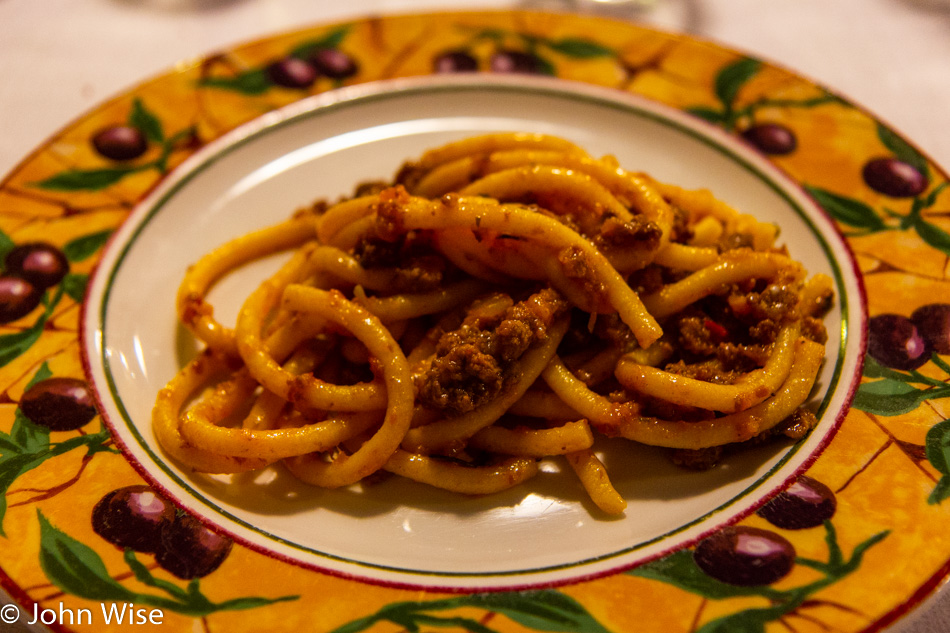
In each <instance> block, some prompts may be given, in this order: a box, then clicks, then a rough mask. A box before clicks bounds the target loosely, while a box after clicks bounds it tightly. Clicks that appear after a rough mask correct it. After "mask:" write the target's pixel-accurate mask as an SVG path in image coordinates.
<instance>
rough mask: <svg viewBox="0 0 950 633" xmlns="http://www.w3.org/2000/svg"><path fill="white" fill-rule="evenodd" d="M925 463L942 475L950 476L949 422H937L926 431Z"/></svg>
mask: <svg viewBox="0 0 950 633" xmlns="http://www.w3.org/2000/svg"><path fill="white" fill-rule="evenodd" d="M924 446H925V447H926V451H927V461H929V462H930V463H931V464H932V465H933V467H934V468H936V469H937V471H939V472H940V473H943V474H944V475H950V420H944V421H943V422H937V423H936V424H934V425H933V426H932V427H930V430H929V431H927V437H926V440H925V442H924Z"/></svg>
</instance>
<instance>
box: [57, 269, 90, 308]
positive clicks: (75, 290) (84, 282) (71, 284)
mask: <svg viewBox="0 0 950 633" xmlns="http://www.w3.org/2000/svg"><path fill="white" fill-rule="evenodd" d="M60 284H61V285H62V287H63V291H64V292H65V293H66V294H67V295H69V297H70V298H71V299H72V300H73V301H75V302H76V303H82V300H83V297H85V296H86V286H88V285H89V275H86V274H75V273H69V274H68V275H66V276H65V277H63V280H62V281H61V282H60Z"/></svg>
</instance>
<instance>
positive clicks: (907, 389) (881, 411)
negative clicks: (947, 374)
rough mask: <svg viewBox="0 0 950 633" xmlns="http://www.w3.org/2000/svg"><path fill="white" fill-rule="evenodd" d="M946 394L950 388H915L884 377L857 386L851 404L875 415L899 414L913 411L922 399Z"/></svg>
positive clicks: (948, 393)
mask: <svg viewBox="0 0 950 633" xmlns="http://www.w3.org/2000/svg"><path fill="white" fill-rule="evenodd" d="M944 391H946V392H947V393H944ZM946 395H950V389H947V390H943V389H917V388H915V387H913V386H911V385H909V384H907V383H906V382H900V381H897V380H890V379H886V378H885V379H884V380H878V381H876V382H866V383H863V384H862V385H861V386H860V387H858V392H857V393H856V394H855V396H854V403H853V406H854V407H855V408H857V409H860V410H861V411H867V412H868V413H873V414H875V415H886V416H892V415H901V414H903V413H907V412H909V411H913V410H914V409H916V408H917V407H919V406H920V403H921V402H923V401H924V400H929V399H933V398H940V397H944V396H946Z"/></svg>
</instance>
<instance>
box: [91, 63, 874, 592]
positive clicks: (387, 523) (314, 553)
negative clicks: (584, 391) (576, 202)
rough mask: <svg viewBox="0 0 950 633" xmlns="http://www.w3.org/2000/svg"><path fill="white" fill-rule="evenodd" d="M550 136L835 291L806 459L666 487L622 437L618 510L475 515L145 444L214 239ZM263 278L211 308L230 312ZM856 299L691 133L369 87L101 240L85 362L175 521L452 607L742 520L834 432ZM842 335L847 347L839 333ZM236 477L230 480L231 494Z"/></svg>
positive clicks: (790, 453)
mask: <svg viewBox="0 0 950 633" xmlns="http://www.w3.org/2000/svg"><path fill="white" fill-rule="evenodd" d="M504 130H508V131H528V132H546V133H552V134H557V135H560V136H562V137H565V138H567V139H569V140H571V141H574V142H575V143H577V144H579V145H581V146H582V147H584V148H586V149H587V150H588V151H590V152H591V153H592V154H594V155H601V154H613V155H614V156H616V157H617V158H618V159H619V161H620V164H621V165H623V166H625V167H626V168H628V169H631V170H643V171H647V172H649V173H650V174H652V175H654V176H655V177H657V178H659V179H661V180H665V181H669V182H673V183H676V184H679V185H681V186H684V187H688V188H701V187H705V188H709V189H711V190H712V191H713V192H714V193H715V194H716V195H717V196H718V197H720V198H721V199H723V200H725V201H726V202H727V203H729V204H731V205H733V206H734V207H736V208H738V209H739V210H741V211H743V212H748V213H752V214H754V215H756V216H757V217H759V218H761V219H763V220H766V221H774V222H776V223H777V224H778V225H779V226H780V227H781V231H782V232H781V238H780V241H783V242H784V243H786V244H788V246H789V249H790V251H791V255H792V256H793V257H794V258H796V259H798V260H800V261H803V262H804V263H805V265H806V266H807V268H808V270H809V271H810V272H811V273H818V272H823V273H826V274H828V275H829V276H831V277H832V279H834V281H835V291H836V294H837V297H838V302H837V304H836V307H835V309H834V311H833V312H832V313H831V314H830V315H829V317H828V318H827V321H826V324H827V326H828V330H829V332H830V333H831V337H830V340H829V342H828V354H827V360H826V363H825V365H824V368H823V371H822V373H821V375H820V377H819V381H818V386H817V387H816V391H815V393H814V394H813V404H814V406H815V408H816V410H817V411H818V412H819V414H820V424H819V426H818V427H817V429H815V431H814V432H813V433H812V434H811V435H810V436H808V437H807V438H806V439H805V440H803V441H802V442H800V443H798V444H795V445H772V446H768V447H763V448H760V449H757V450H751V451H746V452H742V453H740V454H738V455H735V456H734V457H732V458H730V459H729V460H728V461H727V462H726V463H725V464H723V465H722V466H720V467H718V468H716V469H715V470H713V471H710V472H703V473H696V472H687V471H683V470H679V469H677V468H676V467H674V466H672V465H670V464H669V463H668V460H667V458H666V457H665V455H664V454H663V453H662V452H660V451H656V450H653V449H650V448H647V447H642V446H638V445H634V444H633V443H629V442H626V441H623V440H613V441H611V442H609V443H605V444H604V446H603V447H602V449H603V451H604V459H605V461H606V463H607V466H608V469H609V471H610V473H611V477H612V480H613V481H614V483H615V485H616V487H617V488H618V490H619V491H620V492H621V494H622V495H623V496H624V497H625V498H626V500H627V502H628V504H629V506H628V509H627V512H626V514H625V515H624V516H623V517H621V518H618V519H608V518H605V517H604V516H603V515H600V514H598V513H597V511H596V508H593V507H592V506H591V504H590V503H589V502H588V501H586V500H585V498H584V497H585V495H584V493H583V491H582V489H581V488H580V485H579V484H578V483H577V482H576V481H575V480H574V478H573V476H572V475H570V474H569V473H563V472H559V471H560V467H559V465H558V463H557V462H550V463H546V464H545V465H544V472H543V474H542V475H541V476H539V477H536V478H535V479H534V480H532V481H531V482H529V483H528V484H526V485H523V486H521V487H519V488H517V489H514V490H511V491H508V492H506V493H503V494H499V495H494V496H490V497H485V498H468V497H461V496H458V495H454V494H450V493H445V492H442V491H438V490H434V489H430V488H427V487H425V486H422V485H419V484H415V483H412V482H407V481H402V480H398V479H395V478H394V479H389V480H387V481H385V482H383V483H381V484H379V485H375V486H371V487H366V488H361V487H358V486H357V487H353V488H352V489H344V490H334V491H327V490H317V489H313V488H310V487H308V486H305V485H302V484H300V483H298V482H297V481H296V480H294V479H293V478H292V477H290V476H289V475H286V474H285V473H283V472H281V471H280V470H277V469H273V470H268V471H265V472H263V473H261V474H260V475H258V476H256V477H253V478H231V477H207V476H196V475H194V474H192V473H190V472H188V471H187V470H185V469H182V468H181V467H179V465H177V464H175V463H173V462H171V461H169V460H168V459H167V457H166V456H165V455H164V454H163V452H162V451H161V449H160V448H159V446H158V445H157V443H156V441H155V438H154V437H153V435H152V431H151V420H150V418H151V408H152V404H153V402H154V400H155V395H156V393H157V392H158V390H159V389H160V388H161V387H162V386H164V384H165V383H166V382H167V381H168V380H169V379H170V378H171V377H172V376H173V375H174V373H175V372H176V371H177V370H178V369H179V367H180V366H181V365H182V364H183V363H184V362H185V361H186V360H187V358H188V357H189V355H190V354H192V353H193V352H194V349H195V345H194V343H193V341H191V339H190V337H189V336H188V335H187V334H186V333H184V330H183V329H181V328H180V327H179V326H178V325H177V322H176V319H175V313H174V295H175V291H176V289H177V285H178V283H179V281H180V279H181V277H182V275H183V274H184V271H185V268H186V267H187V266H188V265H189V264H191V263H193V262H194V261H195V260H196V259H197V258H198V257H199V256H200V255H201V254H203V253H205V252H207V251H209V250H210V249H211V248H213V247H214V246H216V245H219V244H221V243H222V242H224V241H226V240H228V239H229V238H232V237H235V236H237V235H240V234H243V233H246V232H248V231H250V230H252V229H255V228H259V227H263V226H266V225H270V224H273V223H276V222H277V221H279V220H281V219H282V218H284V217H286V216H288V215H289V214H290V213H291V212H293V211H294V210H295V209H296V208H298V207H300V206H302V205H305V204H307V203H309V202H311V201H312V200H314V199H317V198H321V197H327V198H330V199H336V198H337V197H339V196H341V195H345V194H348V193H350V192H351V191H352V189H353V187H354V185H355V184H356V183H359V182H362V181H366V180H376V179H387V178H390V177H391V176H392V175H393V174H394V173H395V171H396V170H397V169H398V167H399V166H400V164H401V163H402V162H403V161H404V160H406V159H409V158H413V157H416V156H418V155H419V154H420V153H421V152H422V151H424V150H425V149H427V148H430V147H433V146H436V145H439V144H441V143H444V142H446V141H449V140H452V139H456V138H461V137H465V136H469V135H472V134H479V133H485V132H492V131H504ZM273 265H274V262H264V263H262V264H260V265H258V266H256V267H255V268H254V269H253V270H251V271H248V272H247V273H246V274H243V273H242V274H241V275H239V276H235V277H233V278H229V279H228V280H226V282H224V283H222V284H221V285H220V287H219V288H217V289H216V290H215V292H214V294H213V295H212V299H213V302H214V303H215V305H216V316H219V317H224V319H225V321H226V320H227V318H228V315H233V314H234V313H235V311H236V309H237V306H238V305H239V303H240V301H241V300H242V299H243V298H244V297H245V296H246V295H247V294H248V293H249V292H250V290H251V289H252V288H253V287H255V286H256V285H257V283H258V282H259V281H260V279H261V278H262V277H263V276H264V275H265V274H266V271H267V270H269V269H270V268H272V267H273ZM862 305H863V301H862V295H861V288H860V282H859V281H858V280H857V278H856V276H855V273H854V266H853V262H852V261H851V258H850V255H849V253H848V249H847V248H846V247H845V245H844V243H843V242H842V240H841V239H840V237H839V235H838V233H837V232H836V230H835V229H834V227H833V225H832V224H831V222H830V221H829V220H828V219H827V218H826V217H825V215H824V214H823V213H822V212H821V211H820V210H819V209H818V207H817V206H816V205H815V204H814V203H813V202H812V201H811V199H810V198H809V197H808V196H807V195H805V194H804V192H803V191H802V190H801V189H800V188H799V187H798V186H797V185H795V184H794V183H792V182H791V181H790V180H789V179H787V178H785V177H784V176H783V174H782V173H780V172H779V171H778V170H777V169H776V168H775V167H774V166H773V165H771V164H770V163H768V162H766V161H764V160H763V159H761V158H760V157H758V156H757V155H756V154H754V153H753V152H751V151H749V150H748V149H746V148H744V147H743V146H741V145H739V144H738V143H737V142H736V141H735V140H734V139H733V138H731V137H729V136H727V135H726V134H724V133H721V132H720V131H718V130H717V129H716V128H714V127H712V126H709V125H707V124H705V123H703V122H701V121H698V120H697V119H694V118H692V117H689V116H688V115H685V114H683V113H681V112H678V111H674V110H672V109H667V108H665V107H663V106H660V105H658V104H656V103H653V102H649V101H646V100H641V99H638V98H637V97H635V96H633V95H629V94H621V93H618V92H615V91H606V90H601V89H599V88H595V87H591V86H586V85H579V84H578V85H573V84H570V83H567V82H564V81H553V80H552V81H548V80H545V79H534V78H527V77H518V78H516V79H515V80H504V79H501V78H484V77H478V78H473V79H468V78H462V79H458V78H451V79H443V78H421V79H413V80H399V81H395V82H385V83H376V84H365V85H361V86H357V87H353V88H347V89H343V90H338V91H334V92H332V93H328V94H325V95H320V96H316V97H313V98H310V99H305V100H303V101H301V102H298V103H295V104H294V105H292V106H290V107H287V108H285V109H283V110H280V111H277V112H274V113H271V114H268V115H266V116H264V117H262V118H260V119H258V120H255V121H254V122H252V123H250V124H248V125H246V126H244V127H242V128H239V129H237V130H236V131H234V132H233V133H231V134H229V135H227V136H225V137H223V138H221V139H219V140H218V141H217V142H215V143H213V144H212V145H210V146H208V147H206V148H205V149H203V150H202V151H200V152H199V153H198V154H196V155H195V156H193V157H192V158H191V159H190V160H189V161H188V162H187V163H185V164H184V165H182V166H181V167H180V168H179V169H178V170H177V171H176V172H175V173H174V174H173V175H172V176H171V177H170V178H168V179H166V180H165V181H164V182H163V183H162V185H161V187H160V189H159V190H157V191H155V192H154V193H153V195H151V196H150V197H149V198H148V199H147V200H145V201H144V202H143V203H142V204H141V205H140V207H139V208H137V209H136V211H135V212H134V214H133V215H132V217H131V218H130V219H129V221H128V222H127V223H125V224H124V225H123V226H122V228H121V229H120V231H119V232H118V233H117V234H116V235H115V236H114V238H113V241H112V243H111V244H110V246H109V247H108V249H107V251H106V253H105V255H104V256H103V258H102V261H101V263H100V266H99V268H98V272H97V273H96V275H95V278H94V279H93V281H92V283H91V285H90V290H89V295H88V300H87V302H86V306H85V314H84V332H83V334H84V341H85V346H86V349H85V353H86V356H87V358H88V362H89V368H90V372H91V376H92V378H93V381H94V384H95V386H96V388H97V391H98V393H99V395H100V398H101V400H102V413H103V415H104V417H105V418H106V419H107V420H108V423H109V425H110V426H111V427H112V429H113V432H114V434H115V436H116V437H117V438H118V440H119V441H120V442H121V444H122V445H123V446H124V449H125V451H126V453H127V454H128V456H129V457H130V459H131V460H132V461H133V463H134V464H137V466H138V467H139V468H140V470H141V471H142V472H143V473H144V475H145V476H146V478H147V479H149V480H151V482H152V483H153V484H155V485H157V486H160V487H161V488H163V489H164V490H165V491H167V493H168V494H169V496H171V497H172V498H174V499H175V500H176V501H177V502H178V503H180V504H181V505H182V506H184V507H186V508H188V509H189V510H191V511H193V512H195V513H197V514H198V515H200V516H201V517H203V518H204V519H205V520H207V521H208V522H210V523H213V524H214V525H217V526H219V527H220V528H221V529H223V530H225V531H227V532H228V533H229V534H230V535H231V536H232V537H234V538H236V539H239V540H241V541H242V542H244V543H246V544H248V545H250V546H252V547H255V548H257V549H259V550H261V551H264V552H266V553H268V554H270V555H273V556H277V557H281V558H284V559H286V560H289V561H292V562H295V563H298V564H301V565H305V566H312V567H315V568H318V569H321V570H326V571H329V572H331V573H337V574H343V575H349V576H355V577H358V578H361V579H364V580H368V581H371V582H381V583H387V584H396V585H406V586H422V587H436V588H448V589H459V588H466V589H485V588H490V589H498V588H512V587H525V586H539V585H550V584H558V583H562V582H568V581H572V580H577V579H580V578H585V577H592V576H597V575H602V574H606V573H609V572H613V571H616V570H618V569H622V568H625V567H630V566H633V565H635V564H637V563H639V562H642V561H644V560H646V559H649V558H653V557H655V556H658V555H659V554H661V553H663V552H666V551H668V550H670V549H672V548H675V547H678V546H680V545H683V544H684V543H688V542H691V541H694V540H695V539H697V538H699V537H700V536H701V535H703V534H706V533H708V532H709V531H711V530H713V529H715V528H716V527H718V526H721V525H723V524H724V523H727V522H730V521H733V520H735V519H737V518H738V517H741V516H743V515H745V514H748V513H749V512H751V511H752V510H754V509H755V508H756V507H757V505H759V504H761V503H762V501H763V500H764V499H765V498H766V497H767V496H768V495H769V494H770V493H773V492H775V491H776V489H778V488H779V487H780V486H782V485H783V484H785V483H786V482H788V481H789V480H790V479H791V478H792V477H793V476H794V475H795V474H796V473H798V472H800V471H802V470H803V469H804V468H805V466H807V465H808V463H809V462H810V460H812V459H813V458H814V456H815V455H816V454H817V453H819V452H820V451H821V449H822V447H823V446H824V445H825V444H826V443H827V441H828V439H829V438H830V436H831V435H832V434H833V433H834V431H835V429H836V427H837V424H838V422H839V421H840V418H841V416H842V415H843V411H844V410H845V409H846V405H847V403H848V401H849V398H850V394H851V392H852V390H853V388H854V386H855V384H856V381H857V380H858V377H859V360H860V358H861V356H862V353H863V350H862V341H861V337H860V336H856V335H850V336H849V330H851V331H853V332H861V331H863V323H864V314H863V312H862V310H863V308H862ZM838 333H840V336H838V335H837V334H838ZM232 479H233V480H232Z"/></svg>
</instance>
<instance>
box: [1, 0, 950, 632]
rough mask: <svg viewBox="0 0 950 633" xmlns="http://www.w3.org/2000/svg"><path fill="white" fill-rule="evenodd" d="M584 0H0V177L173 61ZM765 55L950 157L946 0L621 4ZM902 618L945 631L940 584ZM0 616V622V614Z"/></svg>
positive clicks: (929, 150)
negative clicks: (356, 29)
mask: <svg viewBox="0 0 950 633" xmlns="http://www.w3.org/2000/svg"><path fill="white" fill-rule="evenodd" d="M581 4H583V0H530V1H528V0H524V1H520V2H519V1H509V2H499V1H487V0H469V1H467V2H459V1H452V0H435V1H433V0H0V175H2V174H5V173H7V172H8V171H10V170H11V169H12V168H13V167H14V166H15V165H16V164H17V163H18V162H19V161H20V159H22V158H23V157H24V156H25V155H27V154H28V153H29V152H30V151H31V150H33V149H34V148H36V147H37V146H38V145H40V144H41V143H43V142H44V140H45V139H47V138H48V137H49V136H50V135H52V134H53V133H54V132H56V131H57V130H58V129H60V128H61V127H63V126H64V125H65V124H67V123H68V122H70V121H71V120H72V119H73V118H75V117H76V116H77V115H79V114H81V113H83V112H85V111H86V110H88V109H90V108H92V107H93V106H95V105H96V104H97V103H99V102H100V101H102V100H104V99H106V98H108V97H110V96H112V95H114V94H116V93H118V92H121V91H123V90H125V89H126V88H128V87H130V86H131V85H133V84H134V83H136V82H138V81H140V80H142V79H144V78H147V77H150V76H153V75H155V74H158V73H161V72H163V71H165V70H167V69H168V68H170V67H172V66H173V65H174V64H175V63H176V62H177V61H179V60H182V59H189V58H193V57H197V56H200V55H202V54H205V53H207V52H210V51H212V50H214V49H218V48H225V47H229V46H231V45H234V44H237V43H240V42H242V41H244V40H247V39H251V38H257V37H260V36H263V35H268V34H271V33H274V32H277V31H281V30H285V29H291V28H295V27H299V26H301V25H305V24H308V23H317V22H325V21H331V20H340V19H346V18H351V17H355V16H359V15H363V14H367V13H394V12H407V11H415V10H421V9H426V10H438V9H446V8H448V9H461V8H495V7H529V8H538V7H540V8H560V9H571V8H572V7H573V8H575V9H577V10H586V11H600V12H603V13H607V14H615V15H617V14H619V13H620V11H619V10H618V9H617V8H616V7H614V6H607V5H606V4H598V3H593V2H591V3H590V5H591V6H593V7H595V8H591V7H587V8H581ZM627 15H628V16H629V15H632V16H633V17H635V18H636V19H638V20H641V21H644V22H646V23H649V24H653V25H656V26H660V27H664V28H669V29H675V30H682V31H689V32H691V33H693V34H696V35H699V36H701V37H705V38H709V39H713V40H715V41H718V42H720V43H722V44H725V45H727V46H731V47H734V48H738V49H740V50H744V51H746V52H748V53H750V54H752V55H755V56H758V57H761V58H764V59H767V60H769V61H772V62H776V63H778V64H780V65H782V66H785V67H787V68H789V69H791V70H794V71H797V72H798V73H800V74H802V75H805V76H807V77H810V78H812V79H813V80H815V81H817V82H818V83H820V84H823V85H825V86H828V87H830V88H832V89H834V90H835V91H837V92H839V93H841V94H843V95H844V96H846V97H849V98H850V99H852V100H854V101H856V102H858V103H860V104H862V105H863V106H865V107H866V108H867V109H869V110H870V111H871V112H873V113H874V114H876V115H877V116H878V117H879V118H880V119H882V120H884V121H886V122H888V123H889V124H891V125H892V126H894V127H895V128H896V129H897V130H899V131H901V132H902V133H903V134H904V135H905V136H906V137H907V138H909V139H910V140H912V141H913V142H914V143H915V144H916V145H917V147H918V148H920V149H921V150H922V151H923V152H925V153H926V154H929V155H930V156H931V157H932V158H933V159H934V160H935V161H936V162H937V163H938V164H941V165H943V166H945V167H950V129H948V125H947V119H948V116H947V113H948V112H950V3H947V2H946V1H945V0H834V1H829V0H656V6H655V7H654V8H653V9H651V10H645V11H635V12H629V10H628V13H627ZM905 620H906V621H904V622H902V623H901V625H900V626H901V627H902V628H903V629H906V630H910V631H915V632H921V633H945V632H946V631H950V595H948V596H939V595H938V596H936V597H934V598H932V599H930V600H929V601H928V602H927V603H926V604H925V608H923V609H920V610H919V611H918V614H917V615H916V616H915V617H912V618H907V619H905ZM0 628H2V625H0Z"/></svg>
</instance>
